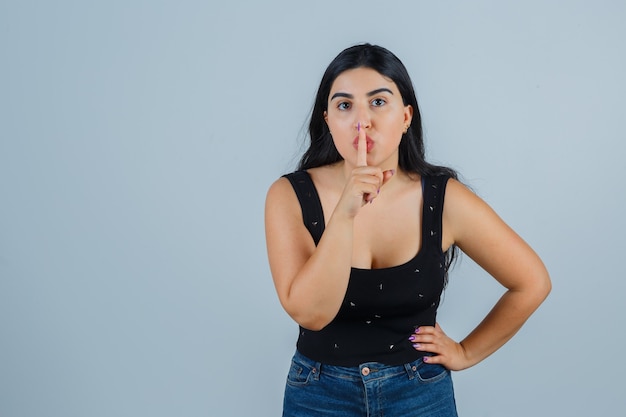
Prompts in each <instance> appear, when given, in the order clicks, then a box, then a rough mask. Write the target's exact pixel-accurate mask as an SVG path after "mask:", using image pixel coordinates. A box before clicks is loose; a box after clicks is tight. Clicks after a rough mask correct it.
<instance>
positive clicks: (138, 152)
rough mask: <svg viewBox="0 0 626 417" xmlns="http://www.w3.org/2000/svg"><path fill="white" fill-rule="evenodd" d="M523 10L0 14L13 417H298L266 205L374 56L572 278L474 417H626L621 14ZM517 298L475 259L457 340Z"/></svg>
mask: <svg viewBox="0 0 626 417" xmlns="http://www.w3.org/2000/svg"><path fill="white" fill-rule="evenodd" d="M510 3H513V2H502V1H496V0H491V1H471V2H466V1H441V2H436V1H402V2H401V1H388V2H381V1H378V2H369V1H358V2H357V1H354V2H350V1H343V2H339V1H337V2H335V1H316V2H307V3H303V4H299V3H298V2H293V1H266V2H248V3H244V2H212V1H208V2H207V1H178V2H174V1H171V2H165V1H100V2H78V1H55V2H47V1H19V2H18V1H15V2H10V1H2V2H0V60H1V65H0V415H2V416H7V417H25V416H37V417H41V416H63V417H72V416H76V417H79V416H80V417H84V416H94V417H96V416H97V417H99V416H116V417H119V416H276V415H279V413H280V409H281V400H282V390H283V384H284V378H285V375H286V372H287V368H288V365H289V360H290V357H291V354H292V353H293V349H294V344H295V337H296V327H295V324H294V323H293V322H291V320H290V319H289V318H288V317H287V316H286V314H285V313H284V312H283V311H282V309H281V307H280V305H279V303H278V300H277V297H276V295H275V292H274V288H273V284H272V280H271V277H270V274H269V269H268V266H267V260H266V253H265V242H264V230H263V206H264V198H265V192H266V190H267V188H268V186H269V185H270V184H271V182H272V181H274V180H275V179H276V178H277V177H278V176H280V175H281V174H283V173H285V172H287V171H289V170H291V169H293V168H294V166H295V162H296V161H297V159H298V156H299V155H300V153H301V152H302V151H303V149H304V126H305V122H306V117H307V115H308V112H309V110H310V108H311V105H312V102H313V95H314V93H315V90H316V88H317V85H318V83H319V80H320V77H321V75H322V72H323V70H324V69H325V67H326V66H327V65H328V63H329V62H330V60H331V59H332V58H333V57H334V56H335V55H336V54H337V53H338V52H339V51H340V50H342V49H343V48H345V47H347V46H350V45H352V44H355V43H360V42H363V41H369V42H372V43H377V44H381V45H383V46H385V47H387V48H389V49H390V50H392V51H393V52H395V53H396V54H397V55H398V56H399V57H400V58H401V59H402V60H403V61H404V63H405V64H406V66H407V67H408V69H409V72H410V74H411V76H412V77H413V81H414V83H415V87H416V90H417V93H418V99H419V101H420V105H421V108H422V112H423V117H424V128H425V135H426V140H427V147H428V155H429V158H430V160H431V161H434V162H437V163H442V164H446V165H449V166H452V167H454V168H456V169H458V170H459V171H460V172H461V174H462V175H463V178H464V179H465V181H466V182H467V183H468V184H470V185H471V186H472V187H473V188H474V189H475V190H476V192H477V193H478V194H480V195H481V196H482V197H483V198H485V199H486V200H487V201H488V202H489V203H490V204H491V205H492V206H493V207H494V208H495V209H496V210H497V211H498V212H499V213H500V214H501V216H502V217H503V218H504V219H505V220H506V221H507V222H509V223H510V224H511V225H512V226H513V227H514V228H515V229H516V230H517V231H518V232H519V233H520V234H521V235H522V236H523V237H524V238H525V239H526V240H527V241H528V242H530V243H531V245H533V247H534V248H535V249H536V250H537V251H538V252H539V254H540V255H541V256H542V257H543V259H544V261H545V263H546V265H547V266H548V268H549V270H550V272H551V275H552V279H553V283H554V289H553V292H552V294H551V296H550V297H549V299H548V300H547V302H546V303H545V304H544V305H543V306H542V307H541V308H540V310H539V311H538V312H537V314H536V315H534V316H533V317H532V318H531V319H530V321H529V322H528V323H527V325H526V327H525V328H523V330H522V331H521V332H520V333H519V334H518V335H517V336H516V337H515V338H514V339H513V340H512V341H511V342H510V343H509V344H508V345H506V346H505V347H504V348H503V349H501V350H500V351H499V352H497V353H496V354H494V355H493V356H492V357H490V358H489V359H488V360H486V361H485V362H483V363H481V364H479V365H478V366H476V367H474V368H472V369H470V370H467V371H464V372H460V373H455V374H454V378H455V383H456V390H457V401H458V408H459V411H460V413H461V415H462V416H465V417H472V416H476V417H484V416H508V417H514V416H529V415H533V416H556V415H561V416H564V415H567V416H589V415H623V414H624V413H626V399H625V396H624V388H625V384H624V382H623V378H624V375H625V371H626V366H625V364H624V356H623V354H624V349H625V348H626V343H625V338H624V329H623V327H624V310H625V308H624V301H623V300H624V295H625V291H626V284H625V282H626V277H625V276H624V272H623V258H624V251H623V244H622V239H621V238H622V237H623V236H624V234H625V233H626V227H625V224H624V211H625V209H626V204H625V201H624V200H625V199H624V180H626V168H625V166H626V164H624V154H625V147H624V136H625V135H624V128H623V126H622V123H623V120H624V115H625V108H626V106H625V99H624V97H625V96H626V81H625V77H624V74H626V59H625V51H624V39H626V26H625V25H624V21H626V6H624V2H621V1H617V0H615V1H606V0H605V1H593V2H592V1H560V2H557V1H539V0H533V1H525V2H516V4H510ZM500 293H501V289H500V288H498V286H497V284H495V283H494V281H493V280H492V279H491V278H489V277H488V276H486V275H485V274H484V273H483V272H481V271H480V270H479V269H478V268H476V267H475V266H474V265H473V263H472V262H471V261H470V260H469V259H468V258H464V259H463V260H462V261H461V263H460V264H458V266H457V267H456V269H455V270H454V272H453V274H452V277H451V283H450V286H449V288H448V290H447V291H446V293H445V300H444V303H443V306H442V308H441V313H440V322H441V324H442V326H443V327H444V329H445V330H447V332H448V333H449V334H450V335H451V336H453V337H455V338H462V337H463V336H464V335H465V334H466V333H467V332H468V331H469V330H470V329H471V328H472V327H473V326H474V325H475V324H476V323H477V322H478V321H479V320H480V319H481V318H482V316H483V315H484V314H485V313H486V312H487V310H488V309H489V308H490V307H491V305H492V304H493V303H494V302H495V300H496V298H497V297H498V296H499V294H500Z"/></svg>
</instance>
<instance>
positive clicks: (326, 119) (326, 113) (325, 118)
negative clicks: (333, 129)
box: [324, 110, 328, 124]
mask: <svg viewBox="0 0 626 417" xmlns="http://www.w3.org/2000/svg"><path fill="white" fill-rule="evenodd" d="M324 121H325V122H326V124H328V112H327V111H326V110H324Z"/></svg>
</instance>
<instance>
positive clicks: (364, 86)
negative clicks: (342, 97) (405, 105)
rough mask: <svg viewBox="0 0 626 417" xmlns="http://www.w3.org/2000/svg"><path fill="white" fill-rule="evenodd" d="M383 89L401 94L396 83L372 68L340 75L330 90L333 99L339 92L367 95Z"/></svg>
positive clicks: (358, 69)
mask: <svg viewBox="0 0 626 417" xmlns="http://www.w3.org/2000/svg"><path fill="white" fill-rule="evenodd" d="M382 87H386V88H388V89H390V90H391V91H392V92H393V93H394V94H398V95H399V94H400V93H399V91H398V87H397V86H396V83H394V82H393V81H392V80H391V79H390V78H387V77H385V76H384V75H382V74H381V73H379V72H378V71H376V70H374V69H372V68H354V69H350V70H346V71H344V72H342V73H341V74H339V75H338V76H337V78H335V81H334V82H333V84H332V86H331V88H330V95H329V97H331V96H332V95H333V93H336V92H338V91H341V92H346V93H351V94H359V93H367V92H370V91H373V90H376V89H379V88H382Z"/></svg>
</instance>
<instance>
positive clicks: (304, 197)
mask: <svg viewBox="0 0 626 417" xmlns="http://www.w3.org/2000/svg"><path fill="white" fill-rule="evenodd" d="M283 177H286V178H287V179H288V180H289V182H291V186H292V187H293V189H294V191H295V192H296V195H297V196H298V201H299V202H300V207H301V208H302V219H303V220H304V225H305V226H306V228H307V229H308V230H309V233H311V236H312V237H313V241H315V245H316V246H317V244H318V243H319V241H320V239H321V238H322V233H323V232H324V225H325V223H324V211H323V210H322V203H321V202H320V198H319V195H318V194H317V190H316V189H315V184H313V180H311V176H310V175H309V173H308V172H306V171H296V172H292V173H291V174H287V175H283Z"/></svg>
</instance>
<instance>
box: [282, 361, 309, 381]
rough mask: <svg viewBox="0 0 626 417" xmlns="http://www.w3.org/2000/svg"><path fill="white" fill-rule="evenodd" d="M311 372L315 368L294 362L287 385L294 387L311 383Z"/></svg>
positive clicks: (288, 375)
mask: <svg viewBox="0 0 626 417" xmlns="http://www.w3.org/2000/svg"><path fill="white" fill-rule="evenodd" d="M311 372H313V368H311V367H309V366H308V365H306V364H303V363H299V362H297V361H295V360H292V361H291V367H290V368H289V373H288V374H287V384H288V385H291V386H294V387H301V386H304V385H306V384H307V383H308V382H309V376H310V375H311Z"/></svg>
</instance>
